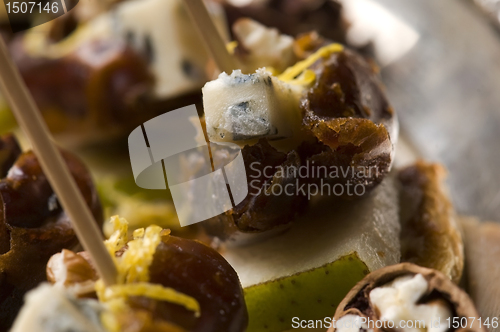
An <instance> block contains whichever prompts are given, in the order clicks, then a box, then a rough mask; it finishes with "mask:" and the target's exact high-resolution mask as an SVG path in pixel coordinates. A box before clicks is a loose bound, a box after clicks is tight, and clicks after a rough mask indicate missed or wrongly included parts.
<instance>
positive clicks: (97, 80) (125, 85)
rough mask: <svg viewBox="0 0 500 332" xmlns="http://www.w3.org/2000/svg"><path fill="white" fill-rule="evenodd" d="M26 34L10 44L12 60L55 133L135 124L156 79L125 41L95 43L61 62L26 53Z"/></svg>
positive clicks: (139, 120) (87, 44) (81, 46)
mask: <svg viewBox="0 0 500 332" xmlns="http://www.w3.org/2000/svg"><path fill="white" fill-rule="evenodd" d="M22 40H23V39H22V36H21V37H20V38H18V39H16V40H15V41H13V42H12V43H11V45H10V49H11V52H12V54H13V58H14V59H15V62H16V64H17V65H18V67H19V70H20V72H21V75H22V76H23V78H24V80H25V82H26V85H27V86H28V88H29V90H30V92H31V94H32V95H33V97H34V99H35V101H36V103H37V105H38V107H39V108H40V110H41V112H42V114H43V115H44V118H45V120H46V121H47V124H48V126H49V128H50V129H51V131H52V132H54V133H68V132H69V133H73V134H75V133H79V132H81V131H88V130H95V129H96V128H108V129H109V128H113V127H116V126H127V125H129V124H130V123H132V124H131V126H132V125H134V126H135V125H137V124H138V123H142V122H143V121H145V120H147V119H149V118H145V117H144V115H143V113H144V112H141V111H140V107H138V106H139V105H140V104H141V102H142V100H143V99H145V98H147V96H148V92H149V91H150V90H151V88H152V86H153V84H154V79H153V76H152V74H151V73H150V72H149V70H148V66H147V62H146V60H145V59H144V57H143V56H142V55H140V54H138V53H137V52H135V51H134V50H132V49H131V48H130V47H128V46H127V45H126V44H125V43H124V42H120V41H117V40H108V39H105V40H96V41H91V42H85V43H82V45H80V46H79V47H78V49H77V50H76V51H74V52H72V53H70V54H68V55H65V56H63V57H61V58H58V59H49V58H44V57H34V56H31V55H30V54H28V53H27V52H26V50H25V49H24V46H23V43H22Z"/></svg>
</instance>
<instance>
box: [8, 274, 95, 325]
mask: <svg viewBox="0 0 500 332" xmlns="http://www.w3.org/2000/svg"><path fill="white" fill-rule="evenodd" d="M100 311H101V307H100V305H99V303H98V302H97V300H90V299H85V300H78V299H75V298H73V297H71V296H70V295H68V294H66V293H65V292H64V290H63V289H62V288H59V287H52V286H50V285H49V284H42V285H40V286H39V287H38V288H36V289H34V290H32V291H30V292H29V293H28V294H27V295H26V298H25V304H24V306H23V308H22V309H21V311H20V313H19V315H18V316H17V319H16V321H15V322H14V326H13V327H12V329H11V332H27V331H30V332H67V331H72V332H104V329H103V328H102V326H101V324H100V318H99V317H100Z"/></svg>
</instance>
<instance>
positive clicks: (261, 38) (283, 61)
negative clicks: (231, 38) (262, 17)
mask: <svg viewBox="0 0 500 332" xmlns="http://www.w3.org/2000/svg"><path fill="white" fill-rule="evenodd" d="M233 32H234V35H235V37H236V40H237V41H238V43H239V45H240V46H242V47H243V48H244V49H245V51H246V52H245V54H243V55H241V62H242V63H243V64H244V66H245V70H246V71H247V72H254V71H255V70H257V69H258V68H262V67H272V68H274V69H275V70H277V71H278V72H280V73H281V72H283V71H284V70H285V69H286V68H288V67H290V66H292V65H293V64H294V63H295V62H296V57H295V53H294V51H293V44H294V41H293V38H292V37H290V36H287V35H282V34H280V33H279V31H278V29H275V28H268V27H266V26H264V25H262V24H260V23H258V22H256V21H253V20H251V19H248V18H243V19H240V20H238V21H236V23H235V24H234V25H233Z"/></svg>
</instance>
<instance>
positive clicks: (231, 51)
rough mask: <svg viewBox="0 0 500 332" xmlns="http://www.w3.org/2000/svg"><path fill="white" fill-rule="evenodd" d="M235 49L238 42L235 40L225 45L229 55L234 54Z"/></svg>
mask: <svg viewBox="0 0 500 332" xmlns="http://www.w3.org/2000/svg"><path fill="white" fill-rule="evenodd" d="M236 47H238V42H237V41H236V40H233V41H231V42H229V43H227V44H226V49H227V51H228V52H229V54H234V50H235V49H236Z"/></svg>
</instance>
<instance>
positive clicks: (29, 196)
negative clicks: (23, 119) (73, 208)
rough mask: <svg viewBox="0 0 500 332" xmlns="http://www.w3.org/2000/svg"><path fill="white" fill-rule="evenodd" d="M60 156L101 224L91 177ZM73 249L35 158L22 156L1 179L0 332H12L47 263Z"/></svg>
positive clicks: (73, 242)
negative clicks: (63, 251) (23, 305)
mask: <svg viewBox="0 0 500 332" xmlns="http://www.w3.org/2000/svg"><path fill="white" fill-rule="evenodd" d="M0 146H2V145H1V144H0ZM3 146H4V147H5V146H6V145H3ZM1 151H5V150H0V152H1ZM62 154H63V157H64V160H65V161H66V163H67V165H68V166H69V168H70V171H71V173H72V175H73V177H74V179H75V180H76V182H77V185H78V187H79V188H80V190H81V192H82V194H83V196H84V198H85V201H86V202H87V204H88V206H89V207H90V208H91V211H92V214H93V216H94V218H95V220H96V222H97V223H98V224H99V225H102V222H103V215H102V208H101V204H100V202H99V199H98V197H97V192H96V189H95V187H94V185H93V182H92V179H91V177H90V174H89V173H88V171H87V169H86V168H85V166H84V165H83V164H82V163H81V162H80V161H79V160H78V159H77V158H76V157H75V156H73V155H72V154H70V153H68V152H64V151H63V152H62ZM77 244H78V239H77V237H76V235H75V232H74V230H73V228H72V226H71V222H70V220H69V218H68V216H67V215H66V214H65V213H64V211H63V210H62V209H61V207H60V205H59V203H58V202H57V197H56V196H55V194H54V192H53V191H52V189H51V187H50V184H49V183H48V181H47V178H46V177H45V175H44V174H43V172H42V169H41V167H40V164H39V163H38V160H37V158H36V156H35V155H34V153H33V152H25V153H23V154H21V155H20V156H19V157H18V158H17V160H16V161H15V163H14V164H13V165H11V168H10V172H9V175H8V176H7V177H5V178H3V179H2V180H0V331H7V330H8V329H9V328H10V326H11V324H12V322H13V320H14V319H15V317H16V315H17V313H18V311H19V310H20V308H21V306H22V304H23V297H24V294H25V293H26V292H27V291H29V290H30V289H32V288H34V287H36V286H37V285H38V284H39V283H40V282H42V281H45V280H46V278H45V266H46V264H47V261H48V260H49V258H50V257H51V256H52V255H53V254H55V253H57V252H60V251H61V250H62V249H71V248H73V247H75V246H76V245H77Z"/></svg>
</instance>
